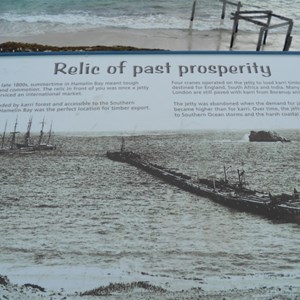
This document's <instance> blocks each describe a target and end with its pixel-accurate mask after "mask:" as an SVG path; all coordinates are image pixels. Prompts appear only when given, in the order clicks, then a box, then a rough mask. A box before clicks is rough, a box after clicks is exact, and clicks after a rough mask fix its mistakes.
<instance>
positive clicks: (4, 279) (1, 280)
mask: <svg viewBox="0 0 300 300" xmlns="http://www.w3.org/2000/svg"><path fill="white" fill-rule="evenodd" d="M8 284H9V279H8V278H7V277H6V276H2V275H0V285H8Z"/></svg>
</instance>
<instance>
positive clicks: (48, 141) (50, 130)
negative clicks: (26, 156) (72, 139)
mask: <svg viewBox="0 0 300 300" xmlns="http://www.w3.org/2000/svg"><path fill="white" fill-rule="evenodd" d="M51 135H52V122H51V125H50V129H49V134H48V140H47V145H49V144H50V139H51Z"/></svg>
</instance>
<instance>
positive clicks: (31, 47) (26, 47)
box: [0, 42, 160, 52]
mask: <svg viewBox="0 0 300 300" xmlns="http://www.w3.org/2000/svg"><path fill="white" fill-rule="evenodd" d="M137 50H138V51H149V50H151V51H153V50H160V49H147V48H136V47H131V46H63V47H58V46H50V45H41V44H31V43H18V42H6V43H2V44H0V52H66V51H137Z"/></svg>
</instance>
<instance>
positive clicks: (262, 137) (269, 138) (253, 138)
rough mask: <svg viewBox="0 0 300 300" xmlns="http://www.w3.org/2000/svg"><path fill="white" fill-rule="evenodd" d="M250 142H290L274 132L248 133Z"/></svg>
mask: <svg viewBox="0 0 300 300" xmlns="http://www.w3.org/2000/svg"><path fill="white" fill-rule="evenodd" d="M249 141H250V142H290V140H288V139H286V138H285V137H282V136H280V135H279V134H278V133H276V132H274V131H273V132H272V131H263V130H261V131H250V134H249Z"/></svg>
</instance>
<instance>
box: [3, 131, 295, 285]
mask: <svg viewBox="0 0 300 300" xmlns="http://www.w3.org/2000/svg"><path fill="white" fill-rule="evenodd" d="M280 134H281V135H284V136H285V137H287V138H289V139H291V140H292V142H291V143H250V142H249V141H248V140H247V132H243V131H228V132H227V131H221V132H220V131H219V132H217V131H194V132H165V133H164V132H155V133H151V134H150V133H149V134H134V135H130V134H129V135H128V136H126V137H125V141H126V147H127V149H128V150H132V151H135V152H138V153H141V154H142V155H144V156H145V157H146V158H147V159H148V160H149V161H151V162H153V163H157V164H159V165H161V166H165V167H167V168H169V169H172V170H174V171H179V172H183V173H184V174H187V175H190V176H192V177H194V178H195V179H196V178H197V177H203V178H213V177H217V178H223V176H224V175H223V167H224V166H225V167H226V168H227V169H228V172H227V173H228V178H229V180H230V181H231V182H236V181H237V170H238V169H239V170H244V171H245V174H246V181H247V183H248V184H249V187H250V188H252V189H256V190H262V191H265V192H269V191H270V192H272V193H274V194H278V193H281V192H285V193H289V194H291V193H292V191H293V189H294V188H298V189H300V173H299V144H300V135H299V131H293V130H287V131H285V132H280ZM55 143H56V144H57V150H56V151H49V152H47V151H44V152H41V153H32V154H23V155H11V156H9V155H8V156H6V155H2V156H1V164H0V195H1V198H0V222H1V226H0V270H1V272H0V274H5V275H8V276H9V278H10V279H11V280H12V281H13V282H20V283H23V284H24V283H26V282H31V283H35V284H40V285H42V286H45V287H47V288H48V287H49V286H50V287H54V288H55V287H61V288H65V289H67V290H68V289H70V290H77V291H78V290H79V291H82V290H84V289H85V288H87V287H88V288H96V287H98V286H101V285H105V284H108V283H110V282H128V281H133V280H146V281H150V282H151V281H152V282H153V281H154V283H155V284H157V285H160V286H162V287H163V288H166V289H175V290H176V289H177V290H179V289H181V288H184V287H186V285H187V283H188V286H189V287H192V286H194V287H205V285H204V286H203V283H205V280H206V279H207V278H211V277H215V278H229V277H228V276H245V278H244V280H243V281H244V282H247V278H248V279H249V278H252V279H253V277H257V278H260V276H262V275H263V274H273V275H274V276H279V277H280V276H284V274H285V275H286V274H290V275H291V274H294V275H295V276H298V277H299V276H300V259H299V247H300V227H299V225H298V224H293V223H285V222H280V221H272V220H270V219H267V218H265V217H262V216H257V215H252V214H250V213H245V212H240V211H236V210H234V209H230V208H228V207H225V206H222V205H220V204H217V203H214V202H212V201H211V200H209V199H207V198H204V197H199V196H196V195H193V194H190V193H188V192H186V191H183V190H180V189H179V188H177V187H174V186H170V185H168V184H166V183H164V182H162V181H160V180H159V179H157V178H154V177H153V176H151V175H149V174H147V173H145V172H143V171H142V170H139V169H137V168H135V167H133V166H130V165H128V164H125V163H119V162H115V161H111V160H109V159H108V158H107V157H106V151H107V150H116V151H118V150H119V149H120V144H121V137H120V136H118V135H117V134H116V135H114V136H110V135H109V134H108V135H103V134H99V135H97V134H95V135H93V136H90V135H88V134H77V135H75V134H60V135H57V136H55ZM24 281H25V282H24ZM53 282H54V283H53ZM231 284H232V287H237V288H239V287H240V286H239V283H238V282H236V283H235V282H234V280H233V281H232V282H231Z"/></svg>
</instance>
